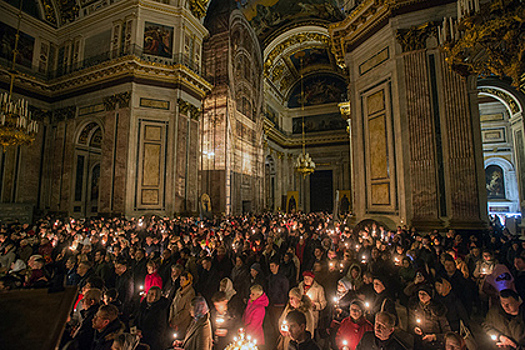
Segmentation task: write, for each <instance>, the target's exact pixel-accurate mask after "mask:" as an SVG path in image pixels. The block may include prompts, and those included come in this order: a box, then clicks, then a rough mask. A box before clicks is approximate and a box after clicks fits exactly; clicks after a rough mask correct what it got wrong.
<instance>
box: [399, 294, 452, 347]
mask: <svg viewBox="0 0 525 350" xmlns="http://www.w3.org/2000/svg"><path fill="white" fill-rule="evenodd" d="M446 314H447V309H446V307H445V306H443V304H441V303H440V302H437V301H435V300H431V301H430V302H429V303H428V304H427V305H423V304H422V303H421V302H420V301H419V298H414V299H413V300H412V301H411V303H410V306H409V309H408V329H409V331H410V332H414V329H415V327H419V328H421V330H422V331H423V333H425V334H435V335H436V337H437V340H436V341H435V342H432V343H429V342H423V343H422V345H423V346H424V348H425V349H441V348H442V346H443V344H444V340H445V333H447V332H450V330H451V329H450V325H449V323H448V320H447V318H446ZM418 319H419V320H420V322H419V323H417V322H416V321H417V320H418ZM418 341H420V338H416V342H418Z"/></svg>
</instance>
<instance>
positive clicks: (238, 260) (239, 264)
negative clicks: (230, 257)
mask: <svg viewBox="0 0 525 350" xmlns="http://www.w3.org/2000/svg"><path fill="white" fill-rule="evenodd" d="M235 266H237V267H241V266H242V259H241V258H239V257H237V258H236V259H235Z"/></svg>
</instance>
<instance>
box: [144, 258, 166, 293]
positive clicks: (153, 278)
mask: <svg viewBox="0 0 525 350" xmlns="http://www.w3.org/2000/svg"><path fill="white" fill-rule="evenodd" d="M146 268H147V269H148V274H147V275H146V279H145V280H144V295H143V296H142V298H141V299H140V300H142V299H144V297H145V296H146V295H147V294H148V291H149V289H150V288H151V287H153V286H157V287H159V288H160V289H162V277H160V275H159V273H158V272H157V268H158V267H157V264H156V263H155V262H154V261H153V260H150V261H148V262H147V263H146Z"/></svg>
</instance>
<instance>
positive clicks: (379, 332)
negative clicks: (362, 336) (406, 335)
mask: <svg viewBox="0 0 525 350" xmlns="http://www.w3.org/2000/svg"><path fill="white" fill-rule="evenodd" d="M393 332H394V327H392V326H390V325H389V324H388V320H387V319H386V318H385V317H383V316H381V315H378V316H377V317H376V322H375V325H374V333H375V335H376V337H377V338H378V339H379V340H382V341H386V340H388V339H389V338H390V335H391V334H392V333H393Z"/></svg>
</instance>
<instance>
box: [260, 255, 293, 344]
mask: <svg viewBox="0 0 525 350" xmlns="http://www.w3.org/2000/svg"><path fill="white" fill-rule="evenodd" d="M270 272H271V273H270V275H269V276H268V277H267V278H266V279H267V280H268V290H267V293H266V294H267V295H268V297H269V298H270V307H269V308H268V311H269V315H268V316H269V317H270V319H269V321H270V322H271V324H278V323H279V317H280V316H281V314H282V313H283V310H284V307H285V306H286V303H287V302H288V291H289V290H290V288H289V287H290V285H289V282H288V279H287V278H286V277H285V276H284V275H283V274H281V273H280V272H279V260H278V259H277V258H275V259H274V260H272V261H271V262H270ZM272 329H273V328H272ZM271 333H272V334H269V338H270V339H269V344H273V342H274V341H276V340H277V337H278V336H279V334H278V333H276V332H271ZM273 333H275V334H273Z"/></svg>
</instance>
